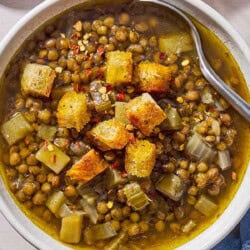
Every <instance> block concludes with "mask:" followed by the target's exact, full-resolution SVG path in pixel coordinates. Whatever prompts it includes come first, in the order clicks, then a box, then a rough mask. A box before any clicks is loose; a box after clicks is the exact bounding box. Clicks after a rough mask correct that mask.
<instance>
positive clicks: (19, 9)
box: [0, 0, 250, 250]
mask: <svg viewBox="0 0 250 250" xmlns="http://www.w3.org/2000/svg"><path fill="white" fill-rule="evenodd" d="M194 1H196V0H194ZM204 1H205V2H207V3H208V4H210V5H211V6H212V7H213V8H215V9H216V10H217V11H219V12H220V13H221V14H223V15H224V16H225V17H226V18H227V19H228V20H229V21H230V22H231V24H232V25H233V26H234V27H235V28H236V29H237V30H238V31H239V32H240V33H241V35H242V37H243V38H244V39H245V40H246V41H247V43H248V45H250V29H249V23H250V0H204ZM40 2H42V0H0V40H1V39H2V38H3V37H4V35H5V34H6V33H7V31H8V30H9V29H10V28H11V27H12V26H13V25H14V24H15V23H16V22H17V21H18V20H19V19H20V18H21V17H22V16H23V15H24V14H25V13H27V12H28V11H29V10H30V9H32V8H33V7H34V6H36V5H37V4H39V3H40ZM0 250H35V248H34V247H32V246H31V245H30V244H29V243H27V242H26V241H25V240H24V239H23V238H22V237H21V236H20V235H18V233H16V232H15V231H14V229H13V228H11V226H10V225H9V224H8V222H7V221H6V220H5V218H4V217H3V216H2V215H1V214H0ZM48 250H49V249H48Z"/></svg>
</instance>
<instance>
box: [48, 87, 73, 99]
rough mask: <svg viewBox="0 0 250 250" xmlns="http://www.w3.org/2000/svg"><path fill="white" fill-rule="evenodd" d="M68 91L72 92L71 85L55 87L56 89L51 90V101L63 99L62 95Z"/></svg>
mask: <svg viewBox="0 0 250 250" xmlns="http://www.w3.org/2000/svg"><path fill="white" fill-rule="evenodd" d="M69 91H73V87H72V85H71V84H70V85H64V86H61V87H57V88H54V89H53V90H52V93H51V96H52V99H54V100H59V99H61V98H62V97H63V95H64V94H65V93H67V92H69Z"/></svg>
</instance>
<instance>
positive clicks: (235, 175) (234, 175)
mask: <svg viewBox="0 0 250 250" xmlns="http://www.w3.org/2000/svg"><path fill="white" fill-rule="evenodd" d="M231 178H232V180H233V181H236V180H237V174H236V172H234V171H233V172H232V174H231Z"/></svg>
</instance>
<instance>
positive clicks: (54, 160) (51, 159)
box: [50, 154, 56, 163]
mask: <svg viewBox="0 0 250 250" xmlns="http://www.w3.org/2000/svg"><path fill="white" fill-rule="evenodd" d="M50 161H51V162H52V163H56V155H54V154H53V155H52V156H51V158H50Z"/></svg>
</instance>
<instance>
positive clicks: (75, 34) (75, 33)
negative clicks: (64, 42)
mask: <svg viewBox="0 0 250 250" xmlns="http://www.w3.org/2000/svg"><path fill="white" fill-rule="evenodd" d="M80 37H81V34H80V33H79V32H74V33H72V34H71V36H70V39H72V40H78V39H79V38H80Z"/></svg>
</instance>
